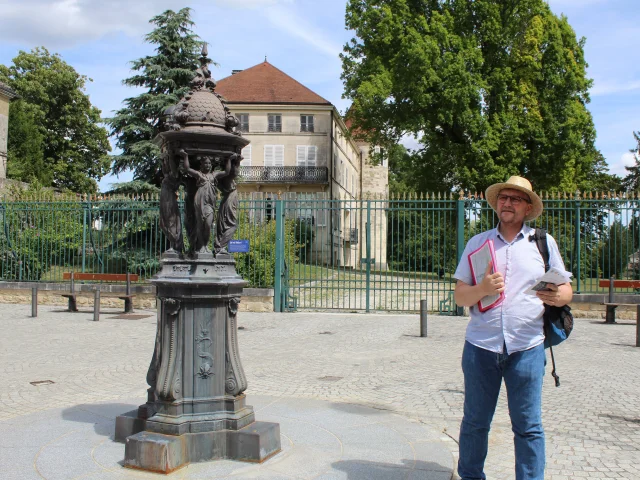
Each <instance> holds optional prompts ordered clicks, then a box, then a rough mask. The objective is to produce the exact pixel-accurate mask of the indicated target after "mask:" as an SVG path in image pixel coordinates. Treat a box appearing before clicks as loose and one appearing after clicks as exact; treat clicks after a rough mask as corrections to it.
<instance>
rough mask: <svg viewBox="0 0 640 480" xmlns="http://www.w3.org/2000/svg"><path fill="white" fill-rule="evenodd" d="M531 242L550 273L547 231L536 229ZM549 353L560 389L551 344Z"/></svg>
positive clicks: (545, 268)
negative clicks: (534, 244)
mask: <svg viewBox="0 0 640 480" xmlns="http://www.w3.org/2000/svg"><path fill="white" fill-rule="evenodd" d="M529 240H531V241H535V242H536V246H537V247H538V251H539V252H540V255H541V256H542V260H543V261H544V271H545V272H548V271H549V268H550V265H549V244H548V243H547V231H546V230H544V229H543V228H536V230H535V233H534V234H533V235H532V236H531V237H529ZM545 311H546V308H545ZM543 325H544V334H545V336H546V335H547V322H546V321H544V322H543ZM549 352H550V353H551V365H552V369H551V376H553V379H554V380H555V383H556V387H559V386H560V377H559V376H558V374H557V373H556V360H555V358H554V357H553V347H552V346H551V344H549Z"/></svg>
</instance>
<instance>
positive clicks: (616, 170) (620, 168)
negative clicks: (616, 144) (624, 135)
mask: <svg viewBox="0 0 640 480" xmlns="http://www.w3.org/2000/svg"><path fill="white" fill-rule="evenodd" d="M635 164H636V160H635V156H634V154H633V153H632V152H625V153H623V154H622V155H621V156H620V158H619V159H618V160H617V161H615V162H611V163H609V173H611V174H614V175H619V176H621V177H626V176H627V174H628V173H629V172H627V171H626V170H625V168H624V167H631V166H633V165H635Z"/></svg>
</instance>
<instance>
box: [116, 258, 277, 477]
mask: <svg viewBox="0 0 640 480" xmlns="http://www.w3.org/2000/svg"><path fill="white" fill-rule="evenodd" d="M152 282H153V283H154V284H155V285H156V288H157V297H158V300H159V302H158V304H159V310H158V329H157V334H156V344H155V350H154V354H153V358H152V361H151V365H150V366H149V371H148V373H147V382H148V383H149V386H150V388H149V390H148V401H147V403H146V404H145V405H142V406H140V408H138V410H137V412H135V411H134V412H130V413H128V414H126V415H123V416H120V417H118V418H117V420H116V440H121V441H122V440H124V441H125V443H126V448H125V466H126V467H131V468H138V469H143V470H150V471H155V472H162V473H169V472H171V471H173V470H175V469H177V468H180V467H181V466H183V465H185V464H187V463H189V462H200V461H207V460H213V459H221V458H228V459H234V460H244V461H252V462H262V461H264V460H266V459H267V458H269V457H271V456H272V455H274V454H275V453H277V452H279V451H280V426H279V425H278V424H276V423H267V422H256V421H255V416H254V412H253V408H252V407H250V406H248V405H246V403H245V395H244V393H243V392H244V391H245V389H246V388H247V381H246V377H245V374H244V370H243V368H242V363H241V362H240V355H239V351H238V339H237V332H238V326H237V313H238V304H239V303H240V296H241V294H242V288H243V286H244V285H245V284H246V282H245V281H244V280H242V278H241V277H240V276H239V275H238V274H237V273H236V270H235V262H234V260H233V258H232V257H231V256H230V255H228V254H221V255H218V256H217V257H216V258H214V257H213V255H211V254H198V255H197V258H195V259H184V258H180V257H179V256H178V255H175V254H165V256H164V258H163V260H162V270H161V272H160V273H159V275H157V276H156V277H154V279H153V280H152Z"/></svg>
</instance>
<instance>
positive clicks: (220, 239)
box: [214, 153, 243, 255]
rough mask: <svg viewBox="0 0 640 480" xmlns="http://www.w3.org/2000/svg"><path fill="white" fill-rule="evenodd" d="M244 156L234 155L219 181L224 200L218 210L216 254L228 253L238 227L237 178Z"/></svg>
mask: <svg viewBox="0 0 640 480" xmlns="http://www.w3.org/2000/svg"><path fill="white" fill-rule="evenodd" d="M242 158H243V157H242V156H241V155H238V154H237V153H234V154H233V155H231V156H230V157H229V158H227V162H226V164H225V169H224V174H223V175H221V176H220V177H219V179H218V188H219V189H220V191H221V192H222V200H221V201H220V207H219V208H218V219H217V224H216V239H215V242H214V252H215V254H216V255H217V254H218V253H227V245H228V244H229V240H231V239H232V238H233V234H234V233H235V231H236V228H237V227H238V191H237V189H236V177H237V176H238V170H239V168H240V162H241V161H242Z"/></svg>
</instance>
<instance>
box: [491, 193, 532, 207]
mask: <svg viewBox="0 0 640 480" xmlns="http://www.w3.org/2000/svg"><path fill="white" fill-rule="evenodd" d="M507 200H511V205H516V206H518V205H520V204H521V203H522V202H527V203H531V200H529V199H528V198H524V197H519V196H517V195H505V194H504V193H499V194H498V201H499V202H500V203H506V201H507Z"/></svg>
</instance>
